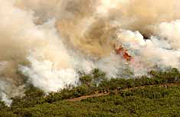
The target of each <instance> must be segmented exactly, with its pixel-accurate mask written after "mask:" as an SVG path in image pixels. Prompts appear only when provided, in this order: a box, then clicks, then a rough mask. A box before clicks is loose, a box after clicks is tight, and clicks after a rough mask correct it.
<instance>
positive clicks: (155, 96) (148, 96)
mask: <svg viewBox="0 0 180 117" xmlns="http://www.w3.org/2000/svg"><path fill="white" fill-rule="evenodd" d="M151 75H152V78H151V79H149V78H145V77H143V78H140V79H129V80H124V79H112V80H111V81H103V82H102V83H101V84H100V85H99V86H98V87H94V85H93V82H92V81H93V80H92V79H97V78H95V75H93V76H89V77H88V78H87V76H86V77H83V79H81V80H82V82H83V81H84V84H82V85H81V86H79V87H76V88H73V89H71V90H68V89H66V90H63V91H62V92H59V93H52V94H50V95H49V96H46V97H44V94H43V92H42V91H40V90H38V89H35V88H30V90H27V92H26V94H27V96H26V97H24V98H22V99H20V98H15V99H14V103H13V105H12V107H11V108H7V107H5V106H3V104H0V117H1V116H2V117H8V116H9V117H13V116H14V117H16V116H17V117H31V116H32V117H54V116H57V117H59V116H62V117H86V116H92V117H104V116H107V117H121V116H122V117H124V116H125V117H126V116H127V117H130V116H135V117H136V116H137V117H139V116H142V117H148V116H149V117H161V116H164V117H170V116H172V117H178V116H180V98H179V97H180V85H179V83H180V73H179V72H178V71H177V70H171V71H168V72H151ZM96 76H104V75H103V74H102V73H99V72H98V73H96ZM88 79H90V80H88ZM98 80H99V79H98ZM170 84H171V85H170ZM97 91H98V92H103V91H108V92H109V93H110V94H109V95H107V96H101V97H94V98H87V99H84V100H81V101H76V102H71V101H68V100H67V99H69V98H75V97H80V96H82V95H89V94H93V93H95V92H96V93H97Z"/></svg>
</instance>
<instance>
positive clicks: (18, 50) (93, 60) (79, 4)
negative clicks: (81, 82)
mask: <svg viewBox="0 0 180 117" xmlns="http://www.w3.org/2000/svg"><path fill="white" fill-rule="evenodd" d="M0 2H1V3H2V4H1V5H0V17H1V20H0V98H1V99H2V100H3V101H5V102H6V103H7V104H8V105H9V104H10V103H11V100H9V99H10V97H14V96H22V95H23V91H24V90H23V89H24V86H25V85H26V84H27V83H29V84H32V85H34V86H35V87H38V88H40V89H42V90H44V91H45V92H51V91H58V90H61V89H63V88H65V87H66V86H67V85H75V86H76V85H78V79H79V76H78V71H83V72H85V73H89V72H90V71H91V70H92V69H94V68H99V69H101V70H102V71H104V72H106V73H107V75H108V76H109V77H117V76H119V77H120V76H122V77H130V75H128V74H126V73H125V72H124V71H127V69H128V70H130V71H131V72H133V73H134V75H133V76H140V75H144V74H146V73H147V72H148V71H150V70H151V69H156V68H158V69H165V68H167V67H175V68H179V67H180V64H179V63H180V61H179V58H180V41H179V38H180V13H179V8H180V2H179V0H166V1H164V0H157V1H156V2H154V1H152V0H143V1H142V0H46V1H45V0H0ZM120 47H122V48H124V50H125V49H126V50H127V53H128V54H129V55H130V56H131V57H132V59H131V60H127V59H124V57H123V56H122V55H121V54H118V52H117V50H118V49H119V48H120ZM126 56H127V55H126ZM133 76H131V77H133Z"/></svg>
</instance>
